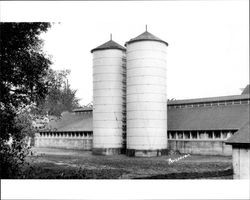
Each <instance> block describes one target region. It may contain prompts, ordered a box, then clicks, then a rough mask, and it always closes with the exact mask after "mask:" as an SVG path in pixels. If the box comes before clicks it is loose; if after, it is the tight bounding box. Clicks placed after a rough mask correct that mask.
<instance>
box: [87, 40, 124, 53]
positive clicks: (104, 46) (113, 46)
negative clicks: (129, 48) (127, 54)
mask: <svg viewBox="0 0 250 200" xmlns="http://www.w3.org/2000/svg"><path fill="white" fill-rule="evenodd" d="M106 49H120V50H122V51H126V49H125V48H124V47H123V46H122V45H120V44H118V43H116V42H115V41H113V40H112V39H110V40H109V41H108V42H105V43H104V44H102V45H100V46H98V47H96V48H94V49H92V50H91V53H93V52H94V51H97V50H106Z"/></svg>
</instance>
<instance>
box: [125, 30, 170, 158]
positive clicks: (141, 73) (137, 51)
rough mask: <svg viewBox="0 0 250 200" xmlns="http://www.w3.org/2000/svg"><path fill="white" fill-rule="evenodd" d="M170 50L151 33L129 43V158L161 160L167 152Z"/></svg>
mask: <svg viewBox="0 0 250 200" xmlns="http://www.w3.org/2000/svg"><path fill="white" fill-rule="evenodd" d="M167 46H168V44H167V43H166V42H164V41H163V40H161V39H159V38H158V37H156V36H154V35H152V34H151V33H149V32H147V31H146V32H144V33H142V34H141V35H139V36H138V37H136V38H133V39H131V40H129V41H128V42H127V43H126V47H127V54H126V55H127V65H126V68H127V92H126V93H127V94H126V95H127V99H126V100H127V101H126V103H127V104H126V107H127V108H126V109H127V155H129V156H160V155H162V154H164V153H165V152H166V150H167V96H166V51H167Z"/></svg>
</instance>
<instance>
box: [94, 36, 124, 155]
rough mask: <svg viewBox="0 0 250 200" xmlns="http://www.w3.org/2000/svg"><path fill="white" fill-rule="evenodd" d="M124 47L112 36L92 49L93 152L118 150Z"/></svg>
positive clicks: (122, 123)
mask: <svg viewBox="0 0 250 200" xmlns="http://www.w3.org/2000/svg"><path fill="white" fill-rule="evenodd" d="M125 51H126V49H125V48H124V47H123V46H121V45H119V44H117V43H116V42H114V41H113V40H112V39H111V40H110V41H108V42H106V43H104V44H103V45H101V46H98V47H97V48H95V49H93V50H91V53H93V154H98V155H113V154H119V153H120V152H121V149H122V145H123V129H124V123H125V122H124V118H125V117H126V116H125V92H126V91H125V81H126V71H125V58H126V57H125Z"/></svg>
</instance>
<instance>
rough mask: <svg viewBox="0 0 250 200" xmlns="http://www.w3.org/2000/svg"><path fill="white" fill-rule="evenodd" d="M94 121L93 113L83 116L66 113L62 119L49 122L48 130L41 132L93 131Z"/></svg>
mask: <svg viewBox="0 0 250 200" xmlns="http://www.w3.org/2000/svg"><path fill="white" fill-rule="evenodd" d="M92 121H93V116H92V112H88V113H81V114H77V113H75V112H65V113H63V114H62V117H61V118H60V119H58V120H53V121H51V122H49V124H48V128H47V129H43V130H41V132H53V131H56V132H70V131H74V132H76V131H92V130H93V128H92Z"/></svg>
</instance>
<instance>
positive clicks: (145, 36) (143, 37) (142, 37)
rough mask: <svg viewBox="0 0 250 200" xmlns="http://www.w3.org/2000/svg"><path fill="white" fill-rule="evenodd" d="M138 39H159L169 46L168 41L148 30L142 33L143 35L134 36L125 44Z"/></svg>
mask: <svg viewBox="0 0 250 200" xmlns="http://www.w3.org/2000/svg"><path fill="white" fill-rule="evenodd" d="M138 41H158V42H162V43H164V44H166V45H167V46H168V43H167V42H165V41H164V40H162V39H160V38H158V37H156V36H155V35H153V34H152V33H149V32H148V31H147V30H146V31H145V32H144V33H142V34H141V35H139V36H137V37H135V38H132V39H131V40H129V41H128V42H126V44H125V46H127V44H130V43H133V42H138Z"/></svg>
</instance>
